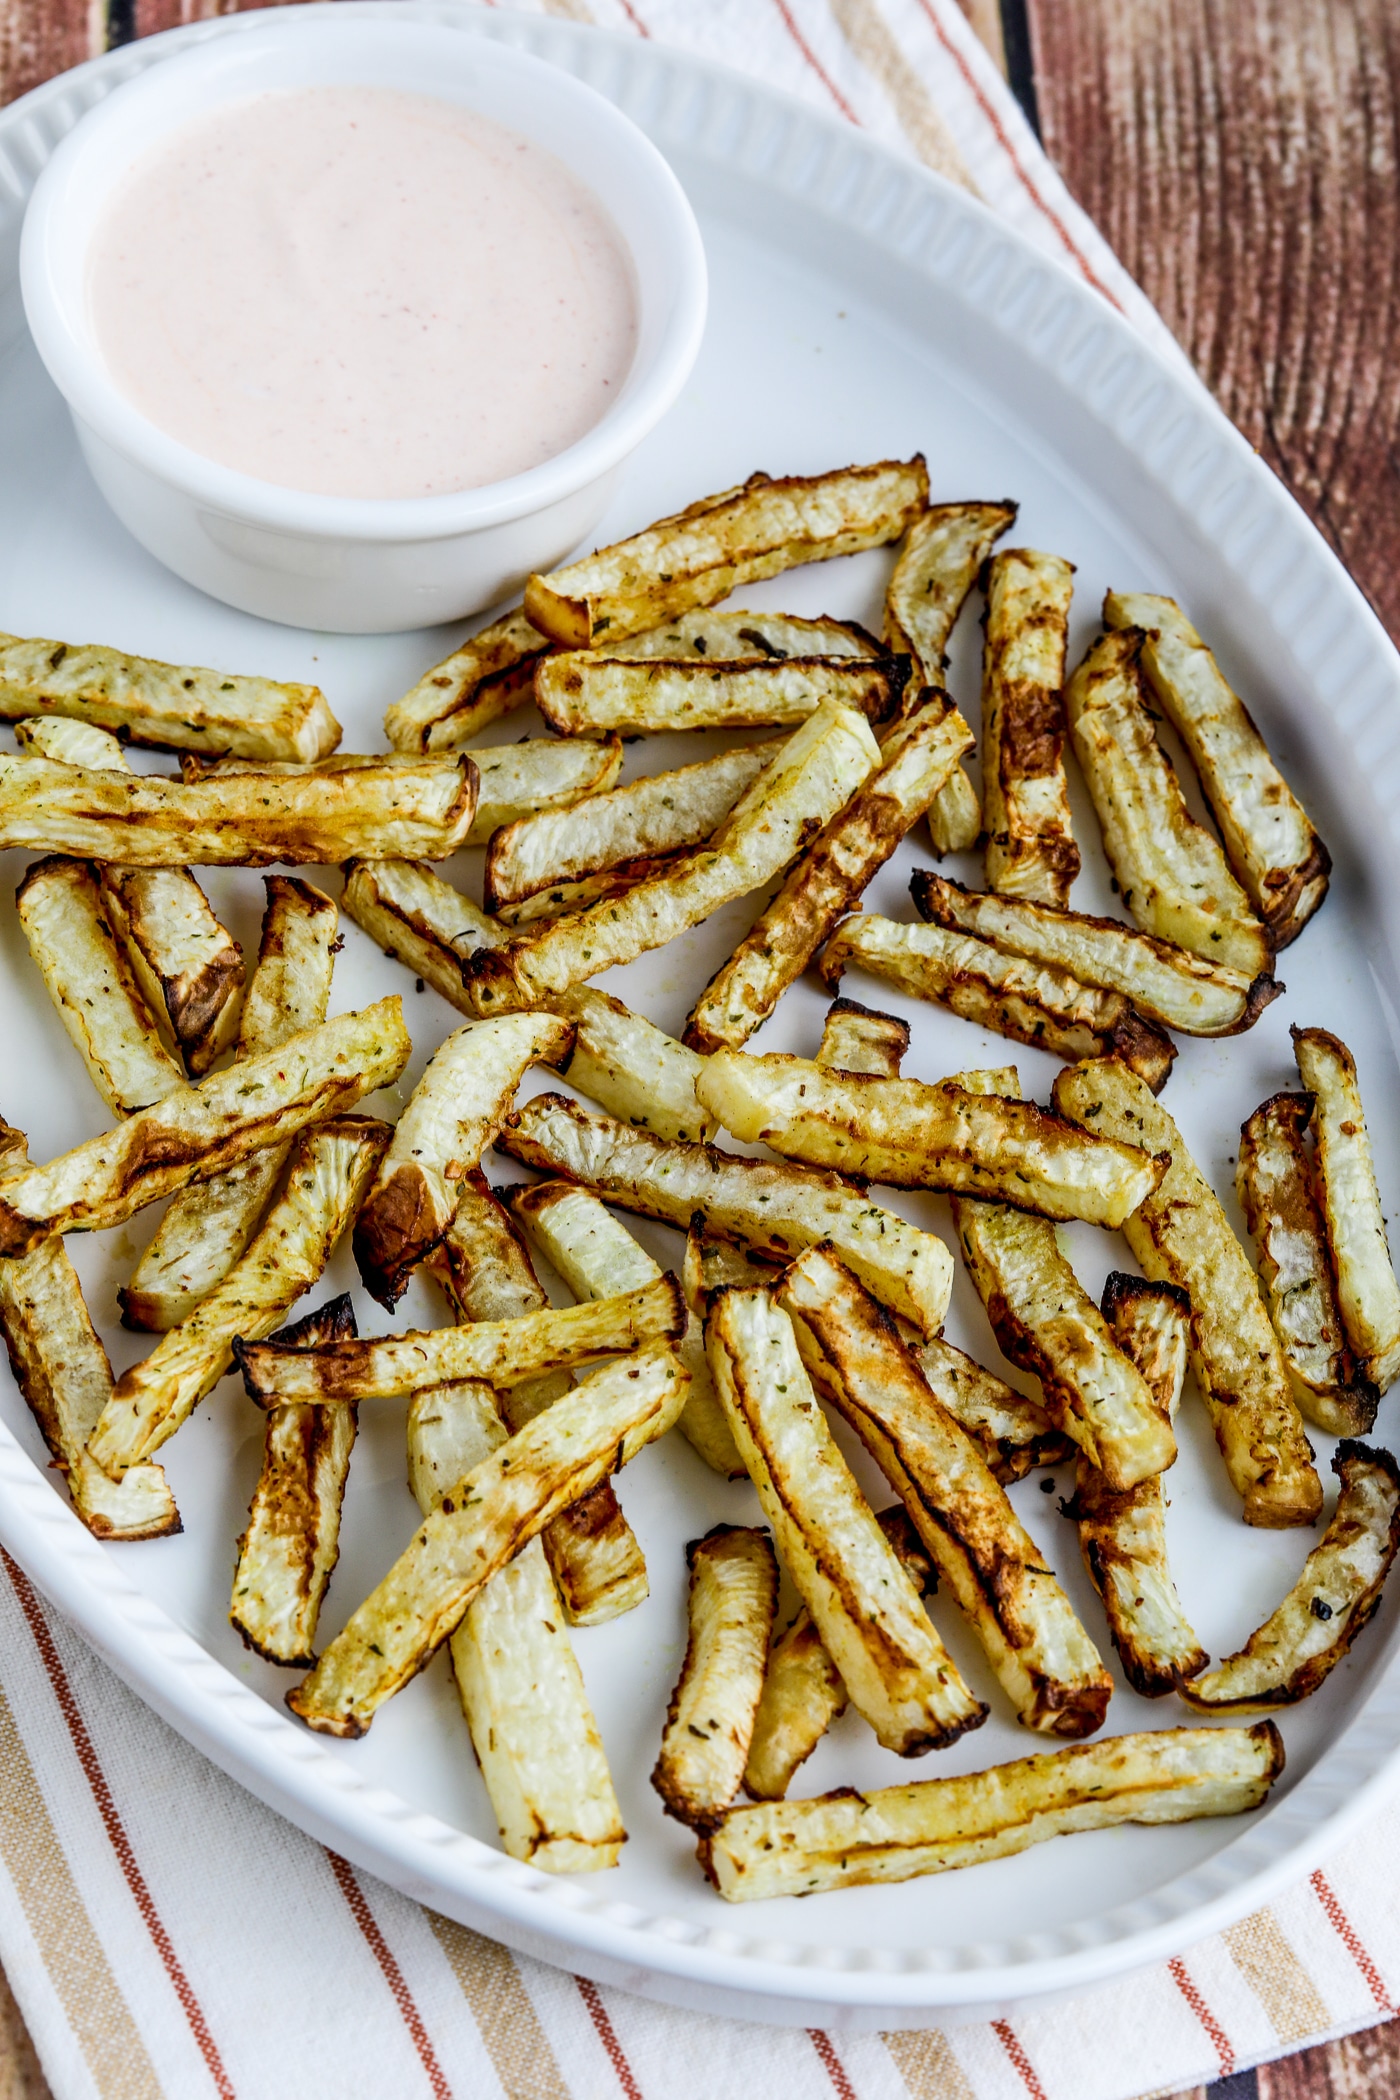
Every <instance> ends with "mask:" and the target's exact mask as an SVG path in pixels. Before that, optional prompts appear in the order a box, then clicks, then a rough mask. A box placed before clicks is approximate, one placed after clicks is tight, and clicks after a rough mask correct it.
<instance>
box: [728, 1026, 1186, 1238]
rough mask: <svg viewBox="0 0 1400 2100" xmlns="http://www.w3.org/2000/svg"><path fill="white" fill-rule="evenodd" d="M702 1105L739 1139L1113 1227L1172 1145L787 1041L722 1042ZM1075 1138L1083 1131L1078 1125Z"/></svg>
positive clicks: (829, 1164)
mask: <svg viewBox="0 0 1400 2100" xmlns="http://www.w3.org/2000/svg"><path fill="white" fill-rule="evenodd" d="M696 1093H697V1096H698V1098H699V1099H700V1101H701V1103H702V1105H703V1106H704V1107H706V1108H708V1109H709V1110H710V1111H711V1113H712V1114H713V1115H715V1116H717V1117H718V1119H719V1121H720V1122H721V1123H722V1124H723V1126H724V1128H725V1129H726V1130H728V1131H729V1132H730V1133H731V1134H732V1135H733V1136H734V1137H736V1138H738V1139H739V1140H740V1142H741V1143H743V1144H764V1145H768V1146H769V1147H770V1148H771V1149H772V1150H773V1151H774V1152H777V1153H779V1154H780V1155H781V1156H782V1157H784V1158H787V1159H792V1160H797V1161H799V1162H801V1163H802V1164H803V1165H804V1166H810V1167H818V1168H835V1169H836V1170H838V1171H839V1172H841V1173H844V1174H848V1175H850V1174H854V1175H860V1176H865V1177H868V1178H869V1179H870V1180H871V1181H879V1182H883V1183H884V1184H885V1186H886V1187H888V1188H926V1189H942V1190H947V1191H950V1192H952V1193H955V1194H958V1195H968V1196H978V1197H982V1198H984V1199H991V1200H992V1201H995V1202H1000V1203H1009V1204H1011V1205H1013V1206H1014V1207H1015V1208H1016V1209H1018V1210H1027V1211H1031V1212H1033V1213H1034V1214H1036V1215H1037V1216H1041V1217H1047V1218H1060V1219H1068V1218H1083V1219H1085V1220H1086V1221H1087V1222H1089V1223H1090V1224H1095V1225H1109V1226H1114V1227H1117V1226H1119V1225H1121V1224H1122V1223H1123V1220H1124V1219H1125V1217H1127V1216H1128V1215H1129V1213H1130V1212H1132V1211H1134V1210H1135V1209H1136V1208H1137V1206H1138V1205H1139V1204H1140V1203H1141V1202H1142V1200H1143V1198H1144V1197H1145V1196H1146V1195H1147V1194H1148V1193H1149V1192H1150V1191H1151V1190H1152V1189H1154V1188H1156V1186H1157V1184H1158V1183H1159V1182H1160V1181H1161V1179H1162V1176H1163V1174H1164V1173H1165V1172H1166V1168H1167V1162H1166V1157H1165V1155H1163V1156H1161V1157H1156V1156H1154V1155H1152V1154H1150V1153H1148V1152H1147V1151H1146V1150H1145V1149H1144V1148H1143V1147H1141V1146H1138V1145H1133V1146H1127V1145H1123V1144H1121V1143H1119V1142H1118V1141H1117V1140H1115V1139H1107V1140H1105V1139H1103V1138H1101V1137H1099V1138H1096V1139H1094V1141H1093V1142H1092V1143H1091V1144H1090V1145H1089V1146H1088V1147H1085V1146H1084V1144H1083V1139H1084V1137H1086V1136H1089V1137H1091V1138H1092V1137H1093V1133H1092V1132H1085V1131H1083V1130H1082V1129H1078V1130H1076V1132H1075V1133H1074V1134H1073V1135H1072V1134H1071V1130H1070V1126H1069V1124H1068V1122H1067V1120H1066V1118H1064V1117H1063V1116H1060V1115H1058V1114H1056V1113H1055V1112H1054V1111H1053V1110H1050V1109H1044V1108H1041V1107H1039V1106H1038V1105H1037V1104H1036V1103H1035V1102H1033V1101H1022V1100H1020V1099H1007V1098H1005V1097H1001V1096H997V1097H992V1098H989V1097H988V1096H987V1095H985V1094H983V1093H980V1092H979V1093H973V1092H970V1091H969V1090H968V1089H967V1088H966V1087H963V1086H960V1085H959V1084H958V1082H957V1080H956V1079H947V1080H942V1081H940V1082H939V1083H938V1084H937V1085H930V1084H928V1083H927V1082H925V1081H924V1080H920V1079H904V1078H900V1079H882V1078H876V1077H874V1076H872V1075H871V1074H869V1073H865V1072H830V1071H828V1070H826V1069H825V1068H824V1067H823V1066H821V1065H817V1064H814V1063H812V1062H810V1061H809V1060H808V1059H807V1058H803V1057H792V1056H789V1055H788V1054H786V1053H785V1052H780V1051H770V1052H767V1053H765V1054H761V1055H760V1054H754V1053H750V1052H747V1051H742V1050H718V1051H716V1052H715V1054H714V1056H713V1057H711V1058H710V1059H709V1061H708V1063H707V1064H706V1066H705V1069H704V1071H703V1072H702V1073H701V1075H700V1078H699V1079H698V1081H697V1082H696ZM1076 1136H1077V1138H1078V1139H1079V1142H1075V1137H1076Z"/></svg>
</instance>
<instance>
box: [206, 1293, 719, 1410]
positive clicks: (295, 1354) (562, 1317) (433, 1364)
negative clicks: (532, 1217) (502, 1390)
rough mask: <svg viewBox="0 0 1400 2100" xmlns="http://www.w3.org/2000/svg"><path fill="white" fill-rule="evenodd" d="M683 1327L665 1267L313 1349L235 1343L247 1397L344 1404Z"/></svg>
mask: <svg viewBox="0 0 1400 2100" xmlns="http://www.w3.org/2000/svg"><path fill="white" fill-rule="evenodd" d="M684 1332H685V1301H684V1300H683V1298H682V1297H681V1287H680V1284H679V1283H678V1282H677V1281H676V1278H675V1277H674V1276H672V1275H670V1274H667V1275H665V1276H662V1277H659V1278H658V1279H657V1281H656V1282H655V1283H649V1284H646V1285H644V1286H643V1288H642V1289H641V1290H637V1291H623V1292H620V1293H619V1294H618V1296H617V1297H615V1298H603V1299H600V1300H598V1301H597V1302H596V1303H594V1304H590V1305H566V1306H549V1307H547V1308H546V1309H545V1310H543V1311H541V1312H532V1313H522V1314H521V1315H519V1316H518V1317H517V1318H515V1319H509V1320H476V1321H472V1322H470V1323H469V1324H468V1325H466V1326H463V1327H433V1328H427V1329H424V1330H422V1331H421V1332H418V1333H413V1332H409V1333H405V1334H392V1335H378V1336H372V1337H368V1338H366V1339H365V1340H363V1341H354V1342H328V1343H326V1344H325V1345H324V1346H322V1347H321V1348H317V1349H297V1348H289V1347H288V1346H287V1345H286V1344H285V1343H282V1342H264V1341H247V1342H239V1343H238V1345H237V1347H236V1349H235V1350H234V1354H235V1356H236V1357H237V1360H238V1367H239V1369H240V1370H241V1371H242V1373H243V1384H244V1387H245V1389H246V1391H247V1393H248V1396H249V1398H250V1399H253V1400H256V1401H257V1402H258V1404H259V1406H260V1407H270V1406H281V1405H282V1404H283V1403H284V1402H286V1401H289V1400H314V1401H315V1402H316V1403H317V1404H318V1405H320V1406H323V1407H324V1406H341V1407H344V1406H348V1405H349V1404H351V1403H352V1402H358V1401H360V1400H372V1399H376V1398H391V1397H392V1396H393V1395H394V1394H396V1393H413V1392H417V1391H418V1390H419V1388H420V1387H422V1386H425V1385H442V1384H443V1383H444V1382H445V1381H446V1380H447V1379H449V1378H452V1379H456V1378H484V1379H485V1380H486V1381H487V1383H488V1384H490V1385H494V1386H502V1387H506V1388H509V1387H512V1386H515V1385H518V1384H519V1383H520V1382H521V1380H522V1379H525V1378H533V1377H536V1376H537V1375H538V1374H539V1373H540V1372H542V1371H557V1370H562V1369H564V1368H565V1367H566V1366H568V1365H570V1364H582V1363H591V1362H593V1361H594V1360H595V1359H596V1358H598V1357H600V1356H617V1355H620V1354H621V1353H622V1352H624V1351H625V1350H629V1349H639V1348H641V1347H643V1346H644V1345H645V1344H646V1343H647V1342H653V1341H658V1340H659V1341H674V1340H675V1339H676V1338H677V1337H678V1336H679V1335H681V1334H683V1333H684Z"/></svg>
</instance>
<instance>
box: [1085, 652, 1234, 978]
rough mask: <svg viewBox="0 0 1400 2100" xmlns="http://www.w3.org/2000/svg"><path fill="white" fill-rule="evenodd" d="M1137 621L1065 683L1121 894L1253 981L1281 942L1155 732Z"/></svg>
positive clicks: (1139, 915)
mask: <svg viewBox="0 0 1400 2100" xmlns="http://www.w3.org/2000/svg"><path fill="white" fill-rule="evenodd" d="M1142 641H1143V637H1142V635H1141V634H1140V633H1139V632H1138V631H1137V630H1136V629H1135V628H1125V629H1123V630H1121V631H1120V632H1118V633H1116V634H1106V635H1101V636H1100V637H1099V639H1098V641H1096V642H1095V643H1094V644H1093V646H1092V647H1091V648H1090V650H1089V652H1088V654H1087V655H1086V656H1085V658H1084V660H1083V662H1082V663H1081V664H1080V665H1079V666H1078V667H1077V669H1076V670H1075V672H1074V675H1073V677H1072V678H1071V679H1070V681H1069V684H1068V685H1067V686H1066V688H1065V704H1066V707H1067V709H1068V712H1069V724H1070V735H1071V737H1072V738H1073V741H1074V750H1075V756H1076V757H1077V758H1078V760H1079V769H1080V772H1081V773H1082V774H1083V776H1084V782H1085V785H1086V786H1087V788H1088V790H1089V796H1090V800H1091V801H1092V802H1093V805H1094V810H1095V813H1096V815H1097V817H1098V820H1099V830H1100V832H1101V834H1102V838H1103V849H1104V853H1105V855H1106V857H1107V859H1108V863H1109V866H1110V867H1111V868H1112V870H1113V874H1114V879H1115V881H1116V882H1117V884H1118V886H1119V894H1120V895H1121V897H1122V899H1123V902H1124V904H1125V905H1126V906H1127V908H1128V910H1129V911H1130V912H1131V913H1132V915H1133V918H1134V919H1135V920H1136V921H1137V923H1138V925H1139V926H1140V927H1142V928H1143V930H1144V931H1145V932H1150V933H1154V934H1156V935H1157V936H1158V937H1159V938H1161V939H1166V940H1172V941H1176V942H1178V943H1180V945H1181V946H1183V947H1185V948H1189V949H1191V950H1192V951H1193V952H1194V953H1195V954H1197V955H1202V956H1204V957H1205V958H1206V960H1207V961H1208V962H1221V963H1224V964H1225V965H1226V966H1227V967H1228V968H1230V969H1233V970H1237V971H1239V972H1240V974H1241V975H1242V976H1244V977H1247V978H1254V977H1257V976H1259V975H1260V974H1261V973H1264V972H1270V971H1272V969H1273V962H1274V939H1273V935H1272V934H1271V933H1270V931H1269V929H1268V928H1267V926H1265V925H1264V923H1263V921H1262V920H1261V919H1259V918H1257V917H1256V916H1255V913H1254V911H1253V909H1252V908H1251V906H1250V902H1249V898H1248V897H1247V896H1246V894H1245V892H1244V890H1243V889H1242V888H1241V887H1240V885H1239V883H1238V882H1236V880H1235V877H1234V875H1233V874H1232V872H1231V869H1230V863H1229V861H1228V860H1227V859H1226V857H1225V852H1224V849H1223V848H1222V846H1221V844H1220V841H1219V840H1218V839H1217V838H1216V836H1215V834H1214V833H1213V832H1210V831H1207V830H1206V829H1205V827H1204V825H1201V824H1198V823H1197V822H1196V819H1195V818H1194V817H1193V816H1192V814H1191V812H1190V810H1189V809H1188V808H1187V805H1186V798H1185V796H1184V795H1183V794H1182V791H1181V783H1180V781H1179V780H1178V779H1177V776H1176V769H1175V767H1174V766H1173V765H1172V762H1171V760H1170V759H1169V758H1168V756H1167V754H1166V752H1165V751H1164V750H1163V749H1162V746H1161V743H1160V742H1159V741H1158V738H1157V735H1156V732H1155V730H1154V729H1153V726H1152V723H1153V714H1152V710H1151V708H1150V707H1149V706H1148V703H1147V693H1146V688H1145V686H1144V682H1143V674H1142V667H1141V664H1140V662H1139V656H1140V653H1141V649H1142Z"/></svg>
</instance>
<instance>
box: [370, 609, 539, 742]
mask: <svg viewBox="0 0 1400 2100" xmlns="http://www.w3.org/2000/svg"><path fill="white" fill-rule="evenodd" d="M549 650H550V644H549V643H548V642H547V641H546V640H545V639H544V637H543V635H542V634H541V633H540V631H539V629H538V628H537V627H534V626H532V625H531V623H530V621H529V620H527V619H526V617H525V610H524V607H523V606H517V607H516V608H515V609H514V611H512V612H508V613H503V614H502V615H501V617H500V619H499V620H492V621H491V622H490V624H489V625H488V626H486V627H482V628H480V629H478V631H477V632H476V633H475V634H474V635H472V636H471V638H470V639H469V640H468V641H465V642H463V643H462V644H461V645H460V647H458V648H456V649H454V650H453V651H452V654H451V655H450V656H445V657H444V658H443V660H442V662H441V663H440V664H434V666H433V668H432V670H431V671H425V672H424V673H423V676H422V677H421V678H420V679H419V681H418V683H417V685H413V686H410V687H409V689H408V691H407V692H406V693H405V694H404V696H403V698H402V700H396V701H395V702H394V704H393V706H392V707H390V708H389V709H388V710H387V712H386V714H385V716H384V734H385V735H386V736H387V737H388V739H389V743H390V746H391V748H392V749H393V750H395V751H411V752H420V751H421V752H427V751H460V750H461V749H462V747H463V746H464V745H465V744H469V743H470V742H471V740H472V738H473V737H474V736H478V735H479V734H480V732H481V731H482V730H483V729H485V728H486V727H487V726H488V725H489V724H490V723H492V722H495V721H497V720H498V719H499V717H500V716H501V715H508V714H510V713H511V711H512V709H514V708H517V707H520V706H522V705H523V703H524V702H525V701H527V700H528V699H529V698H530V696H531V694H532V692H533V690H534V681H535V666H536V664H537V663H538V662H539V660H540V658H541V657H542V656H547V655H548V654H549Z"/></svg>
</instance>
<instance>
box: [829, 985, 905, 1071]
mask: <svg viewBox="0 0 1400 2100" xmlns="http://www.w3.org/2000/svg"><path fill="white" fill-rule="evenodd" d="M908 1049H909V1023H908V1022H907V1021H899V1020H896V1019H895V1016H894V1015H893V1014H882V1013H881V1012H879V1010H878V1009H877V1008H875V1007H871V1006H862V1005H861V1004H860V1002H859V1001H858V1000H856V999H833V1000H832V1002H831V1004H830V1006H829V1007H828V1008H827V1010H826V1020H825V1021H824V1022H823V1023H822V1039H821V1043H820V1045H819V1047H818V1049H817V1063H818V1064H819V1065H825V1066H826V1068H827V1070H828V1071H829V1072H870V1073H873V1074H874V1075H875V1077H876V1078H878V1079H898V1077H899V1068H900V1066H901V1064H903V1062H904V1058H905V1055H906V1053H907V1051H908Z"/></svg>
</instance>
